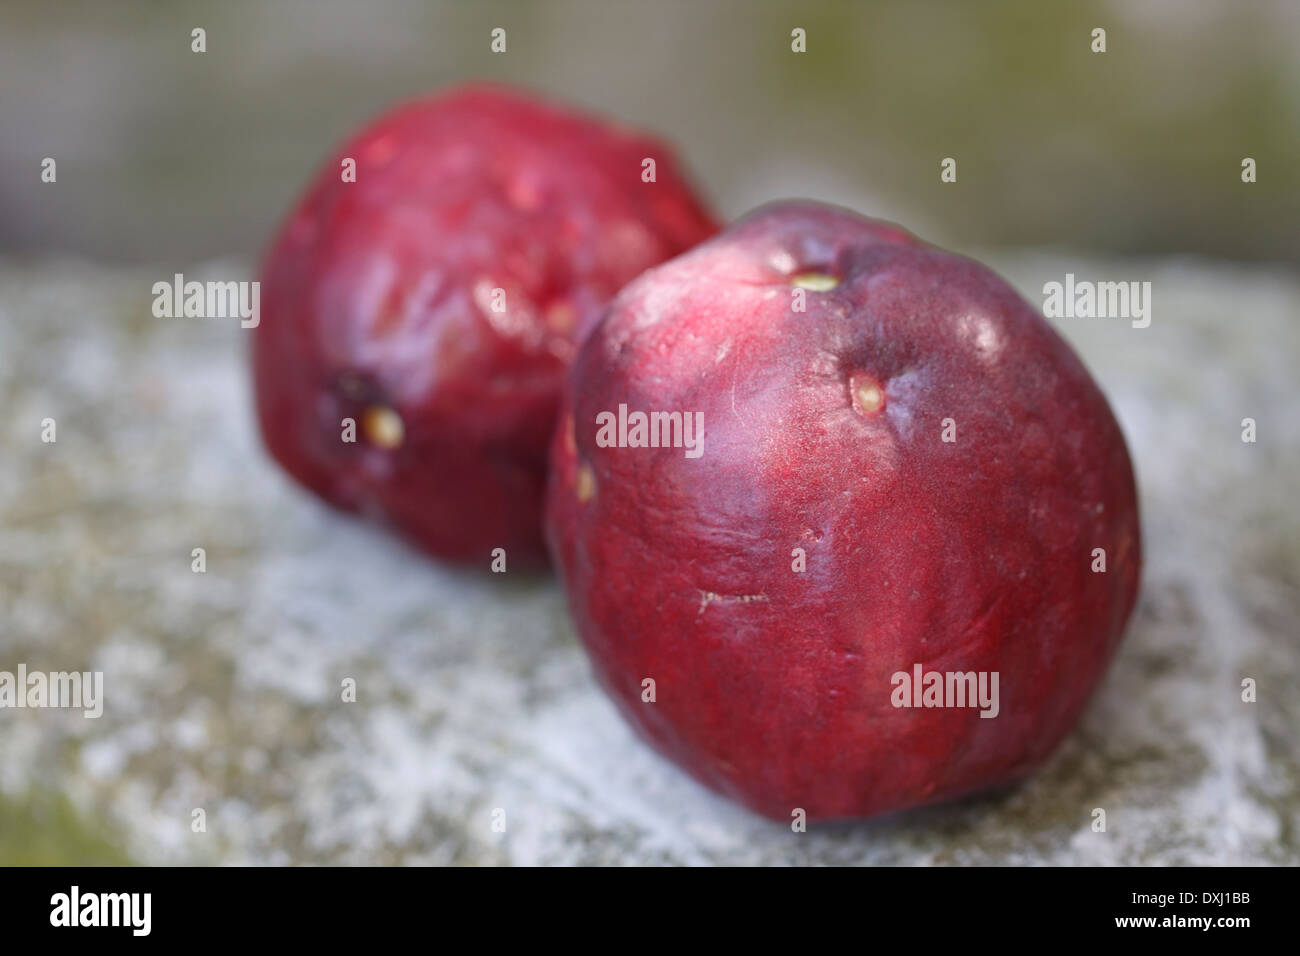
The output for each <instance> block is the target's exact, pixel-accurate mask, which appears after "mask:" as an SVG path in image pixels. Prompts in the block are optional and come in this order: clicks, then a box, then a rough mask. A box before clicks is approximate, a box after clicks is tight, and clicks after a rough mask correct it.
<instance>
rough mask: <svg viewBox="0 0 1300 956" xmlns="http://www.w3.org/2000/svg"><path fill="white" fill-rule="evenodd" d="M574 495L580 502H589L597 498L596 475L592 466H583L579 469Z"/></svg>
mask: <svg viewBox="0 0 1300 956" xmlns="http://www.w3.org/2000/svg"><path fill="white" fill-rule="evenodd" d="M573 493H574V495H575V496H576V497H577V499H578V501H580V502H587V501H590V500H591V499H592V498H594V497H595V495H596V473H595V472H593V471H592V470H591V466H590V465H582V466H581V467H579V468H578V479H577V482H576V484H575V486H574V489H573Z"/></svg>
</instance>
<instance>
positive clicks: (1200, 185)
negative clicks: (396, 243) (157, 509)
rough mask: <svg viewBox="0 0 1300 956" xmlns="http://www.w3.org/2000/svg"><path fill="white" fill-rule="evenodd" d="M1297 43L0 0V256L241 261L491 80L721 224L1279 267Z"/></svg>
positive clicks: (894, 19) (1290, 245)
mask: <svg viewBox="0 0 1300 956" xmlns="http://www.w3.org/2000/svg"><path fill="white" fill-rule="evenodd" d="M195 26H202V27H204V28H205V29H206V30H207V38H208V52H207V53H205V54H201V55H200V54H194V53H191V52H190V30H191V29H192V28H193V27H195ZM496 26H501V27H504V28H505V29H506V30H507V37H508V49H507V52H506V53H505V54H493V53H491V52H490V51H489V31H490V30H491V29H492V28H493V27H496ZM796 26H799V27H803V28H804V29H806V30H807V36H808V52H807V53H806V54H794V53H792V52H791V51H790V31H791V29H792V28H794V27H796ZM1099 26H1100V27H1103V28H1105V29H1106V31H1107V45H1108V51H1107V52H1106V53H1104V54H1094V53H1092V52H1091V51H1090V43H1091V37H1090V33H1091V30H1092V29H1093V28H1094V27H1099ZM1298 51H1300V3H1296V2H1289V0H1277V2H1251V0H1232V2H1227V0H1220V2H1215V0H1199V2H1192V0H1115V2H1070V3H1045V2H1041V0H1014V2H988V3H982V2H916V0H912V2H883V3H871V2H851V0H843V2H825V0H823V2H813V3H796V2H784V3H783V2H775V0H667V2H660V3H647V2H642V0H563V2H554V3H541V2H518V3H511V2H488V0H477V2H469V0H466V2H440V3H435V2H415V0H368V2H342V0H228V2H222V3H196V2H151V0H124V2H109V0H95V2H86V3H78V2H66V3H59V4H52V3H48V2H28V0H6V2H5V3H4V5H3V6H2V7H0V90H2V91H3V94H2V95H3V100H2V105H0V254H8V255H14V254H28V253H44V252H71V253H76V254H84V255H87V256H91V257H94V258H96V259H100V260H107V261H125V262H149V263H155V264H160V265H172V264H174V265H176V266H178V267H179V266H183V265H185V264H186V263H190V262H193V261H194V260H195V259H200V258H207V257H212V256H218V255H227V254H235V255H240V256H251V255H255V254H257V253H258V252H259V251H260V250H261V248H262V246H263V245H264V243H265V241H266V239H267V236H268V234H269V232H270V231H271V229H272V228H273V226H274V224H275V221H276V220H277V217H278V216H279V215H280V214H281V213H282V211H283V210H284V209H285V207H286V206H287V204H288V203H289V202H290V200H291V198H292V197H293V196H294V194H295V192H296V191H297V190H298V189H299V188H300V187H301V186H302V185H303V183H304V182H305V181H306V179H307V177H308V175H309V173H310V172H311V170H312V169H313V168H314V167H315V166H316V164H317V163H319V162H320V161H321V159H322V157H323V156H324V154H325V153H326V152H327V150H328V149H329V148H330V147H331V146H332V145H333V144H335V143H337V142H338V141H339V140H340V139H341V138H342V137H344V136H345V135H346V134H348V133H349V131H351V130H353V129H354V128H355V127H356V126H357V125H358V124H359V123H361V122H362V121H364V120H365V119H366V118H367V117H369V116H371V115H373V114H374V113H375V112H376V111H378V110H381V109H383V108H384V107H385V106H387V105H388V104H390V103H391V102H393V101H394V100H397V99H399V98H402V97H406V96H409V95H412V94H415V93H419V92H422V91H426V90H431V89H436V88H438V87H441V86H444V85H447V84H452V83H456V82H458V81H462V80H465V79H469V78H495V79H499V80H505V81H510V82H517V83H521V84H526V85H528V86H531V87H534V88H536V89H539V90H542V91H545V92H548V93H551V94H553V95H555V96H558V97H561V98H564V99H568V100H572V101H575V102H577V103H580V104H584V105H586V106H587V107H589V108H591V109H594V110H597V111H600V112H603V113H606V114H608V115H610V116H614V117H617V118H619V119H621V120H623V121H624V122H626V123H628V124H632V125H636V126H644V127H649V128H651V129H654V130H657V131H659V132H661V133H662V134H663V135H665V136H666V137H668V138H669V139H671V140H672V141H674V142H675V143H676V144H677V145H678V147H679V149H680V151H681V152H682V154H683V155H684V156H685V158H686V159H687V161H688V163H689V165H690V166H691V168H692V169H693V170H694V173H695V176H696V178H697V180H698V181H699V184H700V186H701V187H702V188H703V189H704V190H705V191H706V192H707V193H709V194H710V195H711V196H712V197H713V198H714V200H715V201H716V203H717V205H718V207H719V208H720V210H721V211H722V212H723V213H724V214H726V215H727V216H734V215H737V214H739V213H741V212H743V211H745V210H746V209H748V208H750V207H752V206H754V205H757V204H759V203H761V202H763V201H765V200H768V199H771V198H776V197H781V196H809V197H813V198H820V199H825V200H830V201H836V202H841V203H844V204H846V205H849V206H853V207H855V208H858V209H859V210H861V211H863V212H866V213H870V214H875V215H879V216H883V217H885V218H891V219H894V220H897V221H900V222H902V223H903V224H905V225H907V226H909V227H910V228H912V229H913V230H914V231H916V232H918V233H919V234H921V235H922V236H924V237H926V238H929V239H931V240H933V241H936V242H939V243H943V244H948V245H952V246H955V247H957V248H961V247H963V246H971V247H979V248H989V247H994V246H1025V245H1047V246H1055V247H1066V246H1068V247H1070V248H1074V249H1079V250H1087V251H1102V252H1116V253H1123V254H1145V253H1197V254H1206V255H1212V256H1219V257H1225V258H1231V259H1271V260H1286V261H1291V262H1294V261H1296V260H1297V259H1298V258H1300V189H1297V185H1296V178H1295V173H1296V170H1297V169H1300V135H1298V131H1300V55H1297V53H1298ZM45 156H53V157H55V158H56V159H57V160H58V171H59V181H58V187H57V188H50V187H48V186H44V185H43V184H42V183H41V182H40V179H39V168H40V161H41V159H42V158H43V157H45ZM946 156H952V157H955V158H956V159H957V161H958V181H957V183H956V184H948V185H945V184H942V183H941V182H940V181H939V163H940V160H941V159H942V158H943V157H946ZM1245 156H1251V157H1253V158H1255V159H1256V160H1257V162H1258V164H1259V173H1258V176H1259V181H1258V182H1257V183H1256V184H1254V185H1244V184H1243V183H1242V182H1241V177H1240V164H1241V160H1242V158H1243V157H1245Z"/></svg>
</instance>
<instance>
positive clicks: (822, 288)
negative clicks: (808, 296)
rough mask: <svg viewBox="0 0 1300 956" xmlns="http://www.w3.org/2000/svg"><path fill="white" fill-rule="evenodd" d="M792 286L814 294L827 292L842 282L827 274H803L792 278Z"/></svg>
mask: <svg viewBox="0 0 1300 956" xmlns="http://www.w3.org/2000/svg"><path fill="white" fill-rule="evenodd" d="M790 284H791V285H792V286H797V287H799V288H800V289H811V290H812V291H813V292H827V291H829V290H831V289H833V288H835V287H836V286H837V285H839V284H840V280H839V279H837V278H836V277H835V276H833V275H828V274H827V273H825V272H801V273H799V274H798V275H794V276H791V277H790Z"/></svg>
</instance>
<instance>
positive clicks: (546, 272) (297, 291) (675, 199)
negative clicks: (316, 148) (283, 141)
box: [252, 86, 717, 569]
mask: <svg viewBox="0 0 1300 956" xmlns="http://www.w3.org/2000/svg"><path fill="white" fill-rule="evenodd" d="M647 157H649V158H654V159H655V160H656V174H657V175H656V181H655V182H652V183H646V182H643V181H642V168H643V167H642V161H643V159H644V158H647ZM347 159H352V160H354V161H355V164H356V176H355V182H344V181H343V175H342V171H343V166H342V164H343V163H344V162H345V160H347ZM716 229H717V227H716V224H715V223H714V221H713V219H712V217H711V216H710V214H709V213H708V212H707V211H706V210H705V209H704V208H703V207H702V206H701V204H700V203H699V201H698V200H697V199H696V198H695V196H694V194H693V193H692V191H691V188H690V187H689V185H688V184H687V183H686V181H685V180H684V178H683V177H682V174H681V173H680V171H679V170H678V167H677V164H676V162H675V161H674V159H673V156H672V154H671V152H670V151H669V150H668V149H667V148H666V147H665V146H663V145H662V144H660V143H658V142H656V141H654V140H651V139H648V138H646V137H643V136H640V135H637V134H633V133H630V132H627V131H624V130H620V129H618V128H616V127H614V126H612V125H609V124H607V123H604V122H602V121H599V120H596V119H593V118H589V117H586V116H583V115H580V114H577V113H574V112H571V111H569V110H566V109H562V108H560V107H556V106H552V105H549V104H547V103H545V102H542V101H540V100H538V99H537V98H535V97H533V96H531V95H527V94H522V93H516V92H511V91H509V90H506V89H502V88H497V87H491V86H472V87H466V88H460V89H456V90H454V91H451V92H449V93H446V94H444V95H441V96H436V97H432V98H427V99H421V100H417V101H413V102H410V103H407V104H404V105H401V106H399V107H397V108H395V109H394V110H392V111H391V112H389V113H387V114H385V115H383V116H381V117H379V118H378V119H377V120H375V121H374V122H372V123H370V124H369V125H367V126H366V127H365V128H364V129H362V130H361V131H360V132H359V133H358V134H357V135H356V136H354V137H353V138H352V139H350V140H349V141H348V142H346V143H345V144H344V145H343V146H342V147H341V148H340V149H339V150H338V151H337V152H336V154H335V155H334V156H332V157H331V158H330V159H329V160H328V161H327V162H326V163H325V165H324V167H323V168H322V169H321V170H320V172H319V173H318V174H317V176H316V177H315V179H314V180H313V182H312V183H311V185H310V187H309V188H308V190H307V191H306V193H305V195H303V196H302V198H301V199H300V200H299V201H298V203H297V205H296V206H295V208H294V209H293V210H292V212H291V213H290V215H289V216H288V218H287V220H286V222H285V223H284V225H283V227H282V228H281V230H280V232H279V234H278V236H277V238H276V239H275V241H274V243H273V245H272V247H271V249H270V251H269V253H268V255H267V257H266V260H265V263H264V266H263V269H262V273H261V282H262V287H261V322H260V325H259V327H258V328H257V329H256V331H255V333H254V340H253V350H252V363H253V379H254V387H255V392H256V404H257V414H258V419H259V422H260V424H261V429H262V435H263V438H264V441H265V443H266V446H267V448H268V449H269V450H270V452H271V454H272V455H273V456H274V457H275V459H276V460H277V461H278V462H279V463H280V464H281V465H282V466H283V467H284V468H285V470H287V471H288V472H289V473H290V474H291V475H292V476H293V477H294V478H296V479H297V480H298V481H299V482H301V483H302V484H304V485H305V486H307V487H308V488H310V489H312V490H313V491H314V492H316V493H317V494H318V495H320V496H321V497H322V498H324V499H325V500H327V501H329V502H330V503H332V504H334V505H337V506H338V507H340V508H344V509H347V510H351V511H357V512H362V513H365V514H368V515H371V516H374V517H377V518H380V519H381V520H385V521H387V522H388V523H390V524H392V525H394V526H395V527H396V528H397V529H398V530H400V531H402V532H403V533H405V534H406V535H407V536H408V537H409V538H410V539H412V540H413V541H414V542H415V543H416V544H418V545H419V546H421V547H423V548H424V549H425V550H427V551H428V552H430V553H432V554H434V555H436V556H438V557H440V558H444V559H447V560H450V561H453V562H465V563H474V564H480V565H481V566H482V567H487V566H488V562H489V561H490V555H491V552H492V550H493V549H495V548H498V547H500V548H505V549H506V553H507V560H508V565H507V567H508V568H510V569H514V568H516V567H521V566H523V567H527V566H535V565H540V564H544V563H545V557H546V555H545V545H544V543H543V540H542V531H541V522H542V496H543V492H544V488H545V481H546V451H547V445H548V443H549V439H550V436H551V433H552V431H553V429H554V424H555V415H556V408H557V403H558V396H559V390H560V385H561V382H562V380H563V377H564V372H565V369H566V368H567V366H568V363H569V362H570V360H571V359H572V355H573V352H574V349H575V345H576V343H577V341H578V340H579V338H580V336H581V335H582V334H583V333H584V332H585V331H586V330H587V329H589V328H590V326H591V325H592V324H594V323H595V321H596V320H597V319H598V318H599V317H600V315H601V313H602V311H603V309H604V308H605V307H606V306H607V305H608V303H609V300H610V299H612V298H613V296H614V294H615V293H616V292H617V291H618V290H619V289H620V288H621V287H622V286H623V285H624V284H625V283H627V282H628V281H629V280H630V279H632V278H634V277H635V276H636V275H638V274H639V273H640V272H642V271H643V270H644V269H646V268H647V267H649V266H652V265H654V264H656V263H659V262H661V261H663V260H665V259H667V258H669V257H671V256H673V255H675V254H677V253H678V252H681V251H682V250H684V249H687V248H689V247H690V246H692V245H694V244H695V243H696V242H698V241H700V240H701V239H703V238H705V237H707V236H709V235H711V234H712V233H714V232H715V231H716ZM498 289H499V290H502V292H503V293H504V299H503V300H502V299H500V298H498V299H496V301H495V302H494V295H500V294H499V293H494V290H498ZM502 302H504V305H505V310H504V311H503V312H498V311H494V309H493V306H494V304H496V305H500V304H501V303H502ZM376 409H377V410H379V411H380V412H381V413H382V414H384V415H388V414H389V412H396V414H397V416H399V417H400V424H401V428H400V429H399V430H398V431H397V432H396V433H393V432H388V433H386V432H384V431H382V430H381V431H375V432H374V434H371V430H368V429H367V427H366V422H367V421H368V420H370V419H368V418H367V413H368V410H371V411H372V412H373V411H374V410H376ZM345 418H351V419H352V420H353V421H355V422H356V423H357V426H356V436H355V437H356V441H355V442H346V441H344V440H343V436H344V427H343V425H342V424H341V423H342V421H343V420H344V419H345ZM388 420H389V421H392V420H393V419H392V418H391V416H390V418H389V419H388ZM385 434H389V435H392V434H396V435H399V436H400V443H398V444H395V445H394V444H393V442H391V441H385V440H375V436H376V435H377V436H379V438H380V439H382V438H383V436H384V435H385Z"/></svg>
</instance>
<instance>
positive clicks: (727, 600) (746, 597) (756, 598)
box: [695, 588, 767, 617]
mask: <svg viewBox="0 0 1300 956" xmlns="http://www.w3.org/2000/svg"><path fill="white" fill-rule="evenodd" d="M695 590H697V591H699V592H700V610H699V614H703V613H704V612H705V610H706V609H707V608H708V606H709V605H710V604H713V603H714V602H717V603H720V604H751V603H754V602H762V601H766V600H767V595H766V594H764V593H762V592H760V593H758V594H718V593H717V592H716V591H706V590H704V589H703V588H696V589H695ZM699 614H697V615H696V617H698V616H699Z"/></svg>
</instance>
